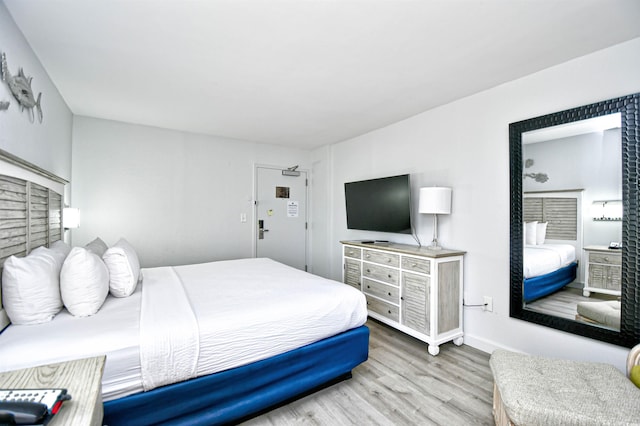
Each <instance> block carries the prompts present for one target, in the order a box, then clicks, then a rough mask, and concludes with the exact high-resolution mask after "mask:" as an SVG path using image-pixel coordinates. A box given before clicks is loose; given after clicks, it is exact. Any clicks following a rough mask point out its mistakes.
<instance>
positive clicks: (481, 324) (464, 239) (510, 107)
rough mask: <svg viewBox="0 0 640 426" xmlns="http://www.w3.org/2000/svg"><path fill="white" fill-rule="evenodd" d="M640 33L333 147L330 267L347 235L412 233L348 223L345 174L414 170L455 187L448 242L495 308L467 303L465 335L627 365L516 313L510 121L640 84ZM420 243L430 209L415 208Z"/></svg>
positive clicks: (442, 230)
mask: <svg viewBox="0 0 640 426" xmlns="http://www.w3.org/2000/svg"><path fill="white" fill-rule="evenodd" d="M638 69H640V39H635V40H632V41H630V42H627V43H624V44H621V45H618V46H614V47H612V48H609V49H606V50H603V51H600V52H596V53H594V54H591V55H588V56H585V57H582V58H578V59H576V60H573V61H570V62H567V63H565V64H561V65H559V66H556V67H553V68H550V69H547V70H544V71H541V72H538V73H536V74H533V75H530V76H527V77H525V78H522V79H519V80H516V81H513V82H510V83H507V84H503V85H501V86H498V87H495V88H493V89H490V90H487V91H484V92H481V93H478V94H476V95H473V96H470V97H467V98H464V99H462V100H459V101H456V102H453V103H450V104H448V105H444V106H442V107H440V108H436V109H433V110H430V111H427V112H424V113H422V114H419V115H417V116H415V117H412V118H410V119H407V120H404V121H402V122H398V123H395V124H393V125H390V126H388V127H385V128H382V129H379V130H377V131H374V132H371V133H368V134H365V135H362V136H359V137H356V138H353V139H351V140H348V141H345V142H342V143H338V144H335V145H333V146H332V147H331V150H330V151H329V154H328V155H329V156H330V159H331V163H332V165H331V168H332V172H331V179H330V180H329V182H330V185H331V188H332V189H331V192H332V201H331V205H332V206H333V218H332V224H333V227H332V231H331V240H332V247H331V248H332V251H331V254H330V256H331V276H332V277H333V278H335V279H340V277H341V256H340V250H341V246H340V244H339V243H338V241H339V240H342V239H357V238H376V237H377V238H381V237H385V238H386V239H392V240H393V241H396V242H403V243H413V240H412V239H411V237H409V236H400V235H397V236H395V235H389V234H381V235H380V234H378V235H376V234H372V233H366V232H361V231H348V230H347V229H346V224H345V221H346V219H345V210H344V190H343V186H342V185H343V183H344V182H346V181H351V180H357V179H364V178H373V177H382V176H389V175H393V174H399V173H411V174H412V178H413V193H414V195H417V190H418V188H419V187H420V186H424V185H434V184H437V185H445V186H451V187H452V188H453V212H452V214H451V215H449V216H441V217H440V226H439V237H440V242H441V243H442V245H444V246H445V247H450V248H455V249H462V250H466V251H467V255H466V258H465V268H464V273H465V283H464V286H465V291H464V294H465V300H466V302H467V303H468V304H477V303H481V302H482V297H483V296H485V295H486V296H491V297H493V301H494V303H493V306H494V312H493V313H485V312H482V311H481V309H480V308H465V310H464V315H465V320H464V327H465V335H466V336H465V341H466V342H467V343H468V344H470V345H472V346H475V347H477V348H480V349H483V350H487V351H491V350H493V349H494V348H496V347H505V348H512V349H515V350H518V351H524V352H529V353H541V354H546V355H553V356H560V357H565V358H573V359H590V360H595V361H604V362H610V363H613V364H614V365H616V366H618V367H619V368H621V369H622V368H623V366H624V359H625V357H626V353H627V349H625V348H622V347H618V346H615V345H610V344H606V343H601V342H598V341H595V340H591V339H587V338H583V337H580V336H574V335H572V334H568V333H564V332H561V331H556V330H553V329H550V328H546V327H541V326H538V325H535V324H531V323H527V322H523V321H520V320H516V319H511V318H510V317H509V219H510V216H509V138H508V125H509V123H511V122H515V121H520V120H523V119H527V118H531V117H536V116H539V115H543V114H548V113H552V112H556V111H561V110H564V109H568V108H572V107H577V106H580V105H584V104H588V103H592V102H597V101H600V100H604V99H608V98H613V97H617V96H622V95H626V94H629V93H634V92H639V91H640V73H639V72H638ZM416 225H417V229H418V234H419V236H420V238H421V240H422V241H423V242H425V243H426V242H428V241H430V239H431V235H432V218H431V217H430V216H429V217H418V218H417V220H416Z"/></svg>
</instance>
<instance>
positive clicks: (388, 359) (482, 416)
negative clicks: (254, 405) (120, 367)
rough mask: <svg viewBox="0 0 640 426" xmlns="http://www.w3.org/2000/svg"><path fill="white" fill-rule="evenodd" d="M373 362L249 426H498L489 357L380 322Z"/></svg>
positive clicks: (374, 326)
mask: <svg viewBox="0 0 640 426" xmlns="http://www.w3.org/2000/svg"><path fill="white" fill-rule="evenodd" d="M367 326H368V327H369V329H370V330H371V338H370V343H369V360H368V361H367V362H365V363H363V364H361V365H359V366H358V367H356V368H355V369H354V370H353V378H352V379H350V380H346V381H344V382H340V383H338V384H336V385H333V386H331V387H329V388H327V389H324V390H322V391H320V392H317V393H314V394H312V395H309V396H307V397H305V398H302V399H299V400H297V401H295V402H293V403H291V404H288V405H285V406H283V407H280V408H278V409H276V410H274V411H271V412H268V413H266V414H263V415H261V416H259V417H257V418H254V419H251V420H249V421H247V422H245V423H243V425H245V426H255V425H278V426H282V425H331V426H334V425H474V424H475V425H493V424H494V421H493V417H492V413H491V401H492V386H493V378H492V375H491V370H490V368H489V355H488V354H487V353H485V352H482V351H479V350H477V349H474V348H471V347H470V346H466V345H462V346H455V345H453V344H452V343H446V344H444V345H442V346H440V354H439V355H438V356H435V357H433V356H431V355H429V354H428V352H427V345H426V344H425V343H423V342H421V341H419V340H417V339H414V338H412V337H410V336H407V335H405V334H403V333H401V332H399V331H397V330H394V329H392V328H390V327H388V326H386V325H384V324H381V323H379V322H377V321H375V320H371V319H370V320H369V321H368V322H367Z"/></svg>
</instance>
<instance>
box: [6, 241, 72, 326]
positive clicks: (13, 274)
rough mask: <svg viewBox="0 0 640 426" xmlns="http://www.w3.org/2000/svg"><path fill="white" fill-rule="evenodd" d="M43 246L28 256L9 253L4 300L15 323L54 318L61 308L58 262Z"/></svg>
mask: <svg viewBox="0 0 640 426" xmlns="http://www.w3.org/2000/svg"><path fill="white" fill-rule="evenodd" d="M50 252H51V250H49V249H47V248H44V247H42V250H40V249H36V250H34V251H33V252H31V254H29V256H27V257H15V256H10V257H9V258H8V259H7V260H6V261H5V262H4V269H3V271H2V300H3V305H4V308H5V310H6V312H7V315H8V316H9V319H10V320H11V322H12V323H13V324H18V325H26V324H40V323H43V322H47V321H51V320H52V319H53V317H54V316H55V315H56V314H57V313H58V312H60V310H61V309H62V300H61V298H60V286H59V275H58V273H59V271H60V269H59V268H58V263H57V261H56V259H55V257H54V255H53V254H52V253H50Z"/></svg>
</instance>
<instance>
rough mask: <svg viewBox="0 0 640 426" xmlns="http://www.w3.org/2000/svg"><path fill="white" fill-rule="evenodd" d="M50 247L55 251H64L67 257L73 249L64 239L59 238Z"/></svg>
mask: <svg viewBox="0 0 640 426" xmlns="http://www.w3.org/2000/svg"><path fill="white" fill-rule="evenodd" d="M49 248H50V249H51V250H55V251H57V252H59V253H62V254H63V255H64V257H65V258H66V257H67V255H68V254H69V252H70V251H71V246H69V244H67V243H65V242H64V241H62V240H58V241H56V242H54V243H53V244H51V246H50V247H49ZM63 260H64V259H63Z"/></svg>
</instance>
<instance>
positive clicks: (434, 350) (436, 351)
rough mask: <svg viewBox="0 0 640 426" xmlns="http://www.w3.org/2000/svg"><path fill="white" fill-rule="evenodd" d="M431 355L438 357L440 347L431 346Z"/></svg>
mask: <svg viewBox="0 0 640 426" xmlns="http://www.w3.org/2000/svg"><path fill="white" fill-rule="evenodd" d="M429 353H430V354H431V355H433V356H436V355H438V354H439V353H440V346H438V345H429Z"/></svg>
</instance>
